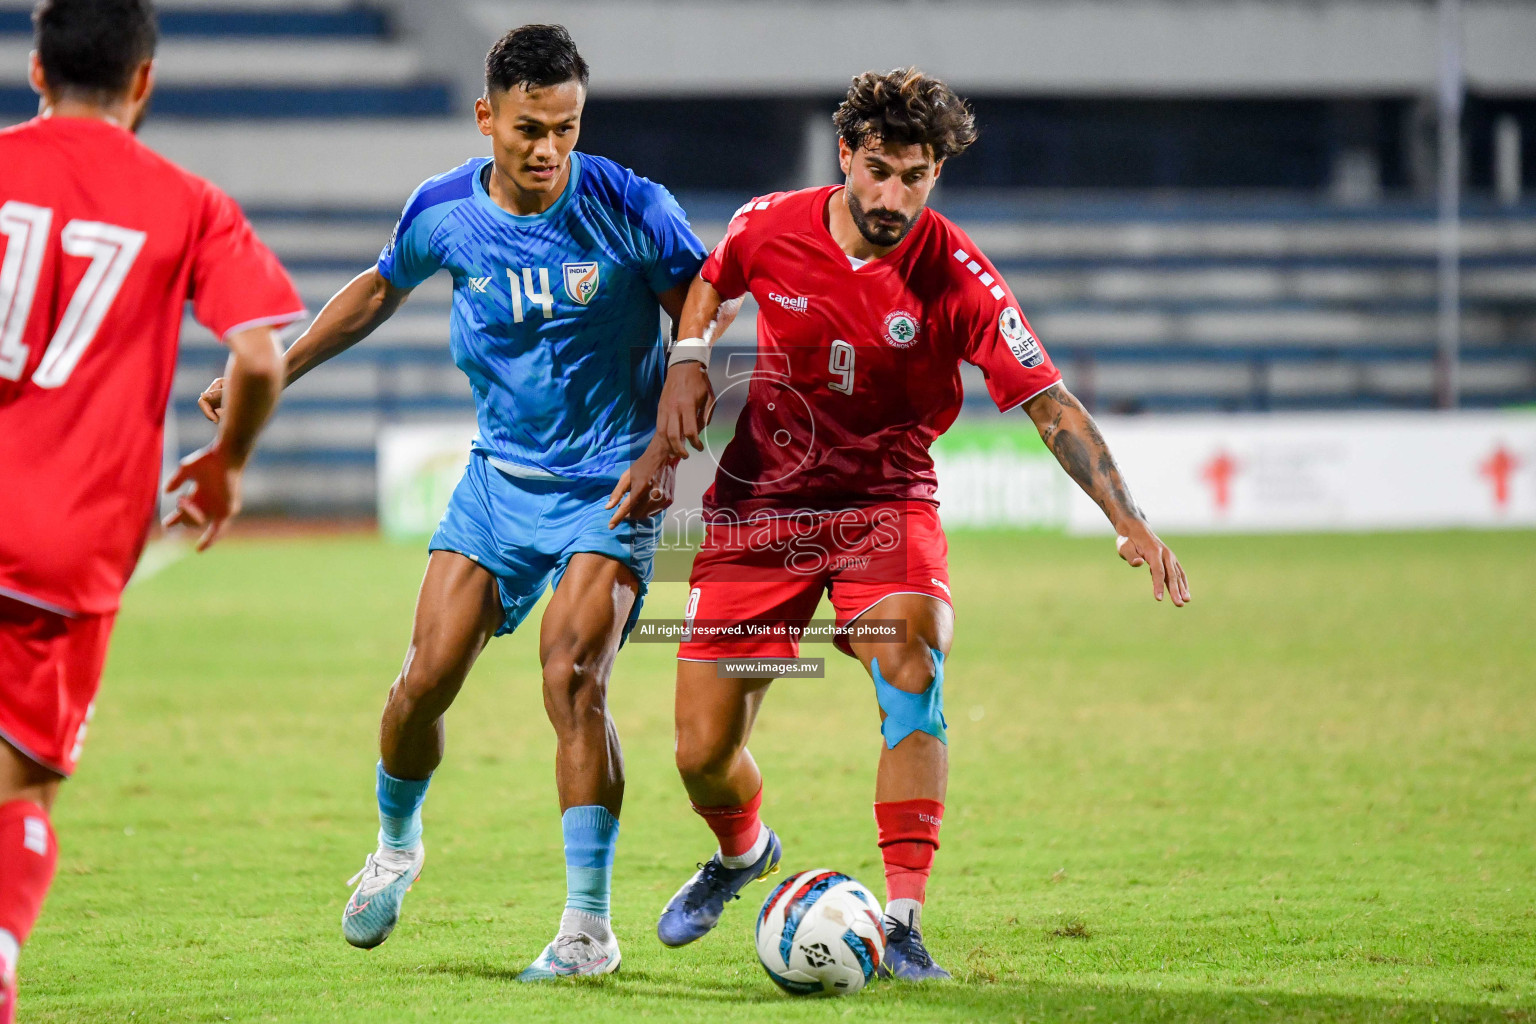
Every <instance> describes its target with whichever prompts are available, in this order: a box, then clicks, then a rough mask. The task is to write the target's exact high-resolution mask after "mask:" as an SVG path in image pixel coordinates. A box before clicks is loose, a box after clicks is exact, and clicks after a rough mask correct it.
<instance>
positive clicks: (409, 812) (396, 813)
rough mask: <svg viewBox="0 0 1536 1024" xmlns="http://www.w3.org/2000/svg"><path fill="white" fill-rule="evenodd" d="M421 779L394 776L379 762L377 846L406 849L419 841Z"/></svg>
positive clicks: (424, 785)
mask: <svg viewBox="0 0 1536 1024" xmlns="http://www.w3.org/2000/svg"><path fill="white" fill-rule="evenodd" d="M431 781H432V778H431V776H428V777H427V778H425V779H397V778H395V777H394V776H393V775H391V774H389V772H387V771H385V770H384V762H383V761H380V762H379V785H378V796H379V845H380V846H385V847H388V848H389V849H391V850H409V849H411V848H413V847H414V846H415V845H416V844H417V843H419V842H421V805H422V803H424V802H425V801H426V799H427V785H428V784H429V783H430V782H431Z"/></svg>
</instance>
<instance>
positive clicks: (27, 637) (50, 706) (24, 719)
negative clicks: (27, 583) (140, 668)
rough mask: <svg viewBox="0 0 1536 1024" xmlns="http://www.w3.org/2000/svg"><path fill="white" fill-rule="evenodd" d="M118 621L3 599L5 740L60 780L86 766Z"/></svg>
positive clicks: (0, 639) (0, 720)
mask: <svg viewBox="0 0 1536 1024" xmlns="http://www.w3.org/2000/svg"><path fill="white" fill-rule="evenodd" d="M116 617H117V615H116V613H115V612H114V613H109V614H106V615H82V616H80V617H78V618H70V617H68V616H65V615H60V614H58V613H57V612H50V611H44V610H43V609H41V608H37V607H35V606H33V605H30V604H23V603H22V602H20V601H14V600H11V599H10V598H7V597H0V737H3V738H4V739H5V740H6V741H7V742H8V743H10V745H11V746H13V747H15V748H16V749H17V750H19V751H21V752H22V753H23V754H25V755H26V756H27V757H30V758H31V759H32V760H34V761H36V762H37V763H38V764H40V765H42V766H43V767H45V768H51V769H52V770H53V771H56V772H58V773H59V774H60V775H69V774H71V773H72V772H74V770H75V762H76V761H78V760H79V759H80V746H81V744H82V743H84V741H85V726H86V723H87V722H89V721H90V718H91V710H92V707H93V705H94V703H95V700H96V690H97V688H98V687H99V686H100V685H101V667H102V665H103V664H104V663H105V662H106V660H107V641H108V639H109V638H110V637H111V636H112V622H113V620H114V619H115V618H116Z"/></svg>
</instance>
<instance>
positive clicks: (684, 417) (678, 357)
mask: <svg viewBox="0 0 1536 1024" xmlns="http://www.w3.org/2000/svg"><path fill="white" fill-rule="evenodd" d="M657 299H658V300H659V301H660V302H661V307H662V309H664V310H666V312H667V315H668V316H670V317H671V318H672V324H673V336H674V337H676V338H679V339H681V340H680V341H678V343H677V344H676V345H674V346H673V348H672V353H671V356H670V357H669V365H668V367H667V379H666V383H665V384H663V385H662V389H661V401H660V403H659V405H658V407H657V410H656V434H655V436H654V437H652V438H651V443H650V445H648V446H647V447H646V449H645V452H644V453H643V454H642V455H641V456H640V458H638V459H636V460H635V461H634V463H633V464H632V465H631V466H630V467H629V468H628V469H626V470H625V471H624V473H623V475H622V476H620V477H619V482H618V484H617V485H616V486H615V487H614V489H613V493H612V494H611V495H609V497H608V508H610V509H613V517H612V518H611V519H610V520H609V521H608V527H609V529H614V528H616V527H617V526H618V525H619V523H621V522H623V521H624V519H626V518H630V519H645V518H647V517H649V516H652V515H655V514H656V513H657V512H660V511H662V510H663V509H665V508H666V507H667V506H668V505H671V504H672V488H673V484H674V482H675V480H676V475H677V474H676V467H677V463H678V460H679V459H686V458H687V457H688V443H689V442H691V443H692V444H693V446H694V447H695V448H696V449H698V450H700V451H702V450H703V448H704V442H703V439H702V438H701V437H700V436H699V434H700V432H701V431H702V430H703V429H704V427H705V426H706V425H707V424H708V423H709V415H710V413H711V412H712V411H713V399H714V397H715V394H714V389H713V388H712V387H711V386H710V383H709V347H710V346H711V345H712V344H714V343H715V341H716V340H718V339H719V337H720V335H722V334H724V333H725V329H726V328H727V327H729V326H730V325H731V321H733V320H735V319H736V314H737V312H739V311H740V309H741V303H742V300H741V299H740V298H735V299H726V298H723V297H722V296H721V295H720V293H719V292H717V291H715V289H714V286H712V285H711V284H710V283H709V282H708V281H706V280H704V279H703V278H702V277H695V278H694V280H693V284H692V285H691V286H689V287H688V288H686V289H684V288H683V287H681V286H679V287H677V288H673V289H671V290H670V291H667V292H665V293H663V294H661V295H658V296H657Z"/></svg>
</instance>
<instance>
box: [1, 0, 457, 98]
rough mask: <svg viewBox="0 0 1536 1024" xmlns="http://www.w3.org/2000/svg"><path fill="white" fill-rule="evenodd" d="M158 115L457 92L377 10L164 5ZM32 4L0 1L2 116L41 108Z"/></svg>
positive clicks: (339, 5) (325, 5) (203, 1)
mask: <svg viewBox="0 0 1536 1024" xmlns="http://www.w3.org/2000/svg"><path fill="white" fill-rule="evenodd" d="M157 6H158V7H159V8H160V29H161V33H162V36H163V40H162V42H161V46H160V51H159V54H158V75H159V87H158V89H157V91H156V95H155V101H154V110H155V114H156V116H157V117H194V118H219V119H225V118H330V117H389V116H396V117H401V116H429V115H440V114H443V113H445V112H446V111H447V110H448V108H449V104H450V102H451V96H452V90H451V87H450V86H449V84H448V83H447V82H445V81H444V80H443V79H442V78H441V76H437V75H433V74H430V73H428V72H427V70H426V67H425V61H424V60H423V59H422V57H421V55H420V54H419V53H418V51H417V50H416V49H415V48H414V47H412V46H411V45H409V44H406V43H402V42H400V41H398V40H397V39H396V38H395V33H394V31H393V27H392V25H391V21H390V18H389V17H388V16H387V15H386V13H385V12H384V11H383V10H381V9H378V8H374V7H368V6H359V5H355V4H351V3H346V2H343V0H330V2H327V0H306V2H303V3H297V4H290V3H273V2H271V0H267V2H244V0H242V2H240V3H238V4H236V3H219V2H217V0H213V2H209V0H198V2H196V3H188V2H186V0H180V2H177V0H173V2H170V3H164V2H163V3H160V4H159V5H157ZM31 7H32V5H31V3H30V2H18V0H0V118H4V119H5V120H7V121H9V120H13V119H15V118H17V117H20V116H25V115H27V114H29V113H31V112H32V111H34V110H36V109H37V98H36V97H35V96H33V95H32V93H31V90H29V89H28V88H27V83H26V53H27V50H28V49H30V46H31V39H30V36H31V23H30V17H29V12H30V10H31Z"/></svg>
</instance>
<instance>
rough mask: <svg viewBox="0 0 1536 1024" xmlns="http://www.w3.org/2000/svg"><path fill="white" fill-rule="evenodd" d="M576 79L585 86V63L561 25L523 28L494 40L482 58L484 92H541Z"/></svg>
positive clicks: (527, 26) (526, 26)
mask: <svg viewBox="0 0 1536 1024" xmlns="http://www.w3.org/2000/svg"><path fill="white" fill-rule="evenodd" d="M573 78H574V79H576V80H577V81H578V82H580V83H581V84H582V85H583V86H585V85H586V84H587V62H586V61H584V60H582V59H581V54H580V53H578V52H576V41H575V40H574V39H572V38H571V34H570V33H569V32H567V31H566V30H565V26H564V25H524V26H522V27H521V28H515V29H513V30H512V31H510V32H508V33H507V34H506V35H504V36H502V37H501V38H500V39H498V40H496V45H495V46H493V47H491V52H490V53H488V54H486V55H485V91H486V94H487V95H489V94H491V93H497V92H506V91H507V90H508V89H513V88H516V87H517V86H522V87H523V88H525V89H542V88H543V87H544V86H547V85H559V84H560V83H561V82H569V81H570V80H571V79H573Z"/></svg>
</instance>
